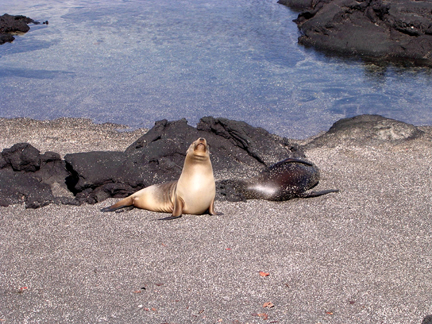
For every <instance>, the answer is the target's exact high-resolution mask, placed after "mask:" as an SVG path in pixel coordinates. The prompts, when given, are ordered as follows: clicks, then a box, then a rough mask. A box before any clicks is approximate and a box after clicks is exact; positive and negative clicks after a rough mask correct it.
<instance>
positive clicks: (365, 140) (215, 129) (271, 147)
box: [0, 115, 423, 208]
mask: <svg viewBox="0 0 432 324" xmlns="http://www.w3.org/2000/svg"><path fill="white" fill-rule="evenodd" d="M422 134H423V132H422V131H420V130H419V129H418V128H417V127H415V126H413V125H410V124H406V123H403V122H399V121H396V120H393V119H388V118H384V117H381V116H377V115H362V116H357V117H354V118H347V119H342V120H340V121H338V122H336V123H335V124H334V125H333V126H332V127H331V129H330V130H329V131H328V132H327V133H325V134H324V135H322V136H320V137H317V138H315V139H314V140H313V141H311V142H310V143H309V144H307V145H308V148H310V147H315V146H322V145H326V146H329V147H332V146H336V145H339V144H344V145H359V144H361V145H368V144H377V143H378V144H379V143H400V142H403V141H406V140H411V139H414V138H417V137H419V136H422ZM199 137H205V138H206V139H207V141H208V143H209V144H210V151H211V159H212V164H213V169H214V172H215V174H216V175H224V174H225V172H227V171H228V172H229V173H230V174H236V175H239V180H236V179H228V181H219V182H218V183H217V187H218V197H219V198H220V199H222V198H223V199H229V200H243V199H245V196H244V195H242V193H241V192H240V193H239V191H238V190H237V189H238V184H239V183H243V181H244V178H249V179H250V178H251V177H253V176H257V178H255V179H260V178H259V177H260V176H259V175H257V173H258V172H259V171H262V172H266V171H263V170H266V169H267V168H268V167H269V166H270V165H273V164H274V163H276V162H279V161H282V160H285V159H287V158H304V157H305V156H304V154H303V148H302V147H300V146H297V145H294V144H293V143H292V142H291V141H290V140H288V139H286V138H281V137H279V136H276V135H272V134H270V133H268V132H267V131H265V130H264V129H262V128H256V127H252V126H250V125H248V124H246V123H244V122H238V121H232V120H228V119H225V118H213V117H204V118H202V119H201V120H200V122H199V124H198V125H197V127H196V128H194V127H192V126H189V125H188V124H187V121H186V120H185V119H182V120H178V121H173V122H168V121H166V120H162V121H158V122H156V123H155V126H154V127H153V128H152V129H151V130H150V131H149V132H148V133H147V134H145V135H143V136H142V137H140V138H139V139H138V140H137V141H135V142H134V143H133V144H132V145H130V146H129V147H128V148H127V149H126V150H125V152H107V151H102V152H87V153H74V154H67V155H66V156H65V159H64V160H62V159H61V158H60V156H59V154H57V153H55V152H46V153H44V154H40V152H39V151H38V150H37V149H36V148H34V147H33V146H31V145H30V144H28V143H19V144H15V145H13V146H12V147H11V148H9V149H4V150H3V152H2V153H1V154H0V205H1V206H8V205H10V204H17V203H22V202H25V203H26V207H27V208H37V207H41V206H45V205H47V204H49V203H57V204H69V205H79V204H82V203H97V202H100V201H103V200H104V199H107V198H109V197H118V198H120V197H125V196H128V195H130V194H132V193H133V192H135V191H137V190H139V189H141V188H143V187H146V186H149V185H151V184H154V183H161V182H165V181H171V180H176V179H178V177H179V175H180V173H181V170H182V168H183V163H184V158H185V155H186V150H187V148H188V147H189V145H190V144H191V143H192V142H193V141H194V140H196V139H197V138H199ZM241 174H243V175H244V176H243V180H241V179H240V178H242V177H240V175H241ZM317 174H318V173H317ZM317 177H318V176H317ZM231 180H232V181H231ZM315 180H316V181H318V178H317V179H314V181H315ZM256 181H258V182H259V181H260V180H256ZM305 187H308V188H309V187H310V186H309V185H308V186H305ZM296 194H297V192H294V195H296ZM246 198H247V197H246Z"/></svg>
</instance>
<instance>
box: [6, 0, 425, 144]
mask: <svg viewBox="0 0 432 324" xmlns="http://www.w3.org/2000/svg"><path fill="white" fill-rule="evenodd" d="M3 13H9V14H13V15H17V14H22V15H26V16H29V17H31V18H33V19H35V20H38V21H41V22H42V21H45V20H48V21H49V25H48V26H46V25H42V24H41V25H31V30H30V31H29V32H28V33H27V34H25V35H23V36H18V37H17V39H16V40H15V41H14V42H13V43H11V44H9V43H7V44H5V45H2V46H0V89H1V90H0V98H1V100H0V117H30V118H35V119H54V118H58V117H86V118H91V119H92V120H94V121H95V122H98V123H103V122H115V123H120V124H126V125H129V126H131V127H133V128H136V127H151V126H152V125H153V124H154V122H155V121H156V120H160V119H168V120H177V119H180V118H183V117H185V118H186V119H188V120H189V123H190V124H191V125H195V124H196V123H197V122H198V120H199V118H201V117H203V116H208V115H211V116H215V117H226V118H231V119H237V120H244V121H246V122H248V123H250V124H252V125H254V126H260V127H263V128H265V129H267V130H269V131H271V132H273V133H276V134H279V135H283V136H286V137H290V138H305V137H307V136H310V135H314V134H316V133H318V132H320V131H322V130H327V129H328V128H329V127H330V126H331V125H332V123H333V122H335V121H336V120H338V119H340V118H344V117H351V116H355V115H358V114H364V113H368V114H381V115H383V116H386V117H390V118H395V119H398V120H402V121H405V122H409V123H413V124H416V125H432V108H431V106H432V105H431V102H432V82H431V81H432V80H431V79H432V77H431V74H430V70H429V69H426V68H409V69H401V68H395V67H389V68H387V69H384V68H379V67H377V66H374V65H370V64H369V65H368V64H364V63H361V62H356V61H352V60H343V59H340V58H327V57H325V56H323V55H321V54H319V53H315V52H314V51H313V50H307V49H305V48H303V47H301V46H299V45H298V44H297V37H298V30H297V26H296V25H295V24H294V23H293V22H292V20H293V19H294V18H296V17H297V13H295V12H293V11H291V10H290V9H288V8H286V7H284V6H282V5H279V4H277V3H276V0H273V1H268V0H219V1H214V0H189V1H181V0H177V1H169V0H147V1H133V0H131V1H126V0H125V1H114V0H108V1H106V0H104V1H89V0H83V1H79V0H69V1H54V0H34V1H28V0H22V1H16V0H2V1H1V2H0V14H3Z"/></svg>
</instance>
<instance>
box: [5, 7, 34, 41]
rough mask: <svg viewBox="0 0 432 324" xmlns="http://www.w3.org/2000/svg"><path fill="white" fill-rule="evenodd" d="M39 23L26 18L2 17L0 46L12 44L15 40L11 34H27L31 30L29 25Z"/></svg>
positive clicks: (6, 15)
mask: <svg viewBox="0 0 432 324" xmlns="http://www.w3.org/2000/svg"><path fill="white" fill-rule="evenodd" d="M30 23H37V22H35V21H34V20H33V19H31V18H28V17H25V16H11V15H8V14H4V15H3V16H0V45H2V44H4V43H6V42H12V41H13V40H14V39H15V38H14V37H13V36H12V35H11V33H16V32H21V33H26V32H28V31H29V30H30V27H29V26H28V24H30Z"/></svg>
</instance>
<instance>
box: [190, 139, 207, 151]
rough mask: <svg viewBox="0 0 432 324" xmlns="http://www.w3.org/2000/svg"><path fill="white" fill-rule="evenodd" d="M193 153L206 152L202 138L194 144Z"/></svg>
mask: <svg viewBox="0 0 432 324" xmlns="http://www.w3.org/2000/svg"><path fill="white" fill-rule="evenodd" d="M193 144H194V151H197V150H199V151H203V152H206V151H207V147H208V146H207V141H206V139H205V138H204V137H200V138H198V139H197V140H196V141H195V142H194V143H193Z"/></svg>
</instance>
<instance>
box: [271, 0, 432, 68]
mask: <svg viewBox="0 0 432 324" xmlns="http://www.w3.org/2000/svg"><path fill="white" fill-rule="evenodd" d="M279 2H280V3H282V4H285V5H287V6H291V7H293V9H297V10H299V9H301V10H305V11H303V12H302V13H301V14H299V16H298V18H297V19H296V20H295V22H296V23H297V25H298V27H299V29H300V31H301V33H302V35H301V36H300V37H299V40H298V41H299V43H300V44H303V45H305V46H312V47H314V48H316V49H319V50H323V51H325V52H330V53H337V54H342V55H350V56H356V57H360V58H363V59H367V60H374V61H381V62H386V61H393V62H397V63H401V64H415V65H427V66H432V2H430V1H411V0H391V1H384V0H363V1H355V0H311V1H297V0H280V1H279Z"/></svg>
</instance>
